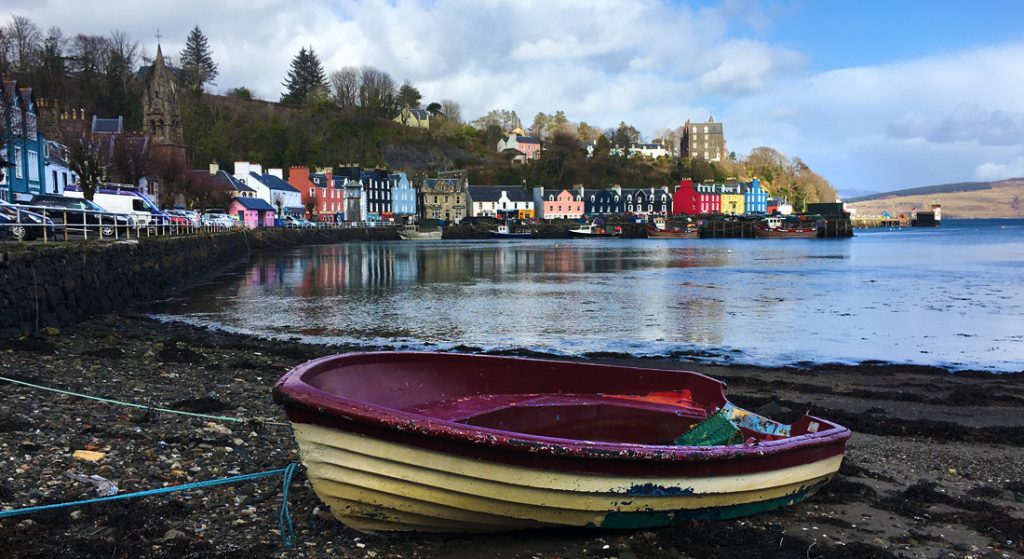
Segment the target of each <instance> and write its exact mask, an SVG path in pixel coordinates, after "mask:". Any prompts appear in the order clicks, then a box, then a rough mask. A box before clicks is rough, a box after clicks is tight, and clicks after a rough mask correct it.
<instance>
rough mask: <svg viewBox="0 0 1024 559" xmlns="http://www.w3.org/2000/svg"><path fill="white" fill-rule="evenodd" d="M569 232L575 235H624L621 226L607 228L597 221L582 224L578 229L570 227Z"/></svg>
mask: <svg viewBox="0 0 1024 559" xmlns="http://www.w3.org/2000/svg"><path fill="white" fill-rule="evenodd" d="M569 234H570V235H572V236H573V237H618V236H620V235H622V228H621V227H618V226H616V227H613V228H611V229H608V228H606V227H605V226H604V225H601V224H599V223H598V222H597V221H594V222H591V223H589V224H587V225H581V226H579V227H577V228H576V229H570V230H569Z"/></svg>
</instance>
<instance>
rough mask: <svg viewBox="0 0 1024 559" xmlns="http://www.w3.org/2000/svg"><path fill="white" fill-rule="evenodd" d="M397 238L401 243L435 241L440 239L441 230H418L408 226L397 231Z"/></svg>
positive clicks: (438, 228)
mask: <svg viewBox="0 0 1024 559" xmlns="http://www.w3.org/2000/svg"><path fill="white" fill-rule="evenodd" d="M398 237H399V238H400V239H402V240H403V241H437V240H440V239H441V228H440V227H437V228H434V229H420V228H419V227H416V226H415V225H409V226H406V227H405V228H403V229H399V230H398Z"/></svg>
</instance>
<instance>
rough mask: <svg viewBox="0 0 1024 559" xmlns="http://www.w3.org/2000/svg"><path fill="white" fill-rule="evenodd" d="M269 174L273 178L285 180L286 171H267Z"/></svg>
mask: <svg viewBox="0 0 1024 559" xmlns="http://www.w3.org/2000/svg"><path fill="white" fill-rule="evenodd" d="M267 174H268V175H273V176H275V177H277V178H279V179H281V180H284V169H280V168H275V169H267Z"/></svg>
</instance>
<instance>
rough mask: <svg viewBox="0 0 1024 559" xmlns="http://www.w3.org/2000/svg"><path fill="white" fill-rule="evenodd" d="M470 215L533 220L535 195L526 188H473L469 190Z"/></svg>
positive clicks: (512, 186)
mask: <svg viewBox="0 0 1024 559" xmlns="http://www.w3.org/2000/svg"><path fill="white" fill-rule="evenodd" d="M467 200H468V204H469V215H470V216H473V217H499V216H510V217H514V218H516V219H533V217H534V216H535V215H536V212H535V211H534V203H533V193H532V192H531V191H530V189H528V188H526V187H525V186H517V185H496V186H471V187H469V189H468V190H467Z"/></svg>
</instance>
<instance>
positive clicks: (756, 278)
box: [155, 224, 1024, 370]
mask: <svg viewBox="0 0 1024 559" xmlns="http://www.w3.org/2000/svg"><path fill="white" fill-rule="evenodd" d="M943 227H944V228H945V229H944V230H943V231H942V232H936V233H938V234H937V235H936V234H933V235H931V236H927V235H925V236H922V235H915V234H901V233H895V234H888V235H887V234H884V233H883V234H878V233H866V234H863V235H861V236H859V237H858V238H855V239H853V240H852V241H842V242H827V241H826V242H821V241H813V240H811V241H802V240H793V241H781V242H779V241H764V242H761V241H750V240H674V241H673V240H657V241H653V240H635V241H630V240H620V239H616V240H582V241H524V242H502V243H495V242H458V243H452V242H435V243H400V242H395V243H351V244H339V245H330V246H316V247H306V248H302V249H297V250H293V251H289V252H282V253H264V254H260V255H257V256H255V257H254V259H253V260H252V261H251V262H249V263H247V264H245V265H244V266H242V267H241V268H240V269H239V270H237V272H235V273H231V274H228V275H226V276H224V277H223V278H222V279H221V280H219V281H216V282H213V283H211V284H207V285H204V286H201V287H199V288H196V289H195V290H193V291H192V292H190V293H189V294H188V296H187V297H185V298H182V299H179V300H175V301H169V302H166V303H164V304H162V305H161V306H159V307H158V308H156V309H155V311H156V313H158V314H162V315H166V316H172V317H178V318H184V319H187V320H191V321H193V322H200V323H207V324H214V325H220V326H225V327H231V328H236V329H239V330H242V331H248V332H255V333H262V334H271V335H286V336H288V335H296V334H298V335H302V336H305V337H307V338H308V339H310V340H311V341H332V342H341V343H356V344H359V343H371V344H381V345H389V346H395V347H410V348H418V347H428V346H425V345H424V344H433V345H432V346H429V347H437V346H442V347H445V346H455V345H461V344H464V345H470V346H476V347H481V348H485V349H490V348H530V349H535V350H540V351H548V352H552V353H563V354H582V353H586V352H592V351H599V352H603V351H616V352H628V353H633V354H666V353H670V352H674V351H701V352H703V351H710V352H712V353H714V354H715V355H716V356H717V358H718V359H725V360H729V359H734V360H740V361H764V362H768V363H780V362H792V361H798V360H804V359H806V360H814V361H836V360H839V361H849V360H865V359H880V360H891V361H901V362H918V363H942V364H952V365H957V364H959V365H961V366H965V367H967V366H971V367H989V368H995V369H1011V370H1016V369H1019V368H1021V366H1020V363H1021V362H1024V337H1022V336H1020V334H1019V332H1017V331H1016V326H1014V325H1015V324H1019V321H1020V320H1021V319H1022V318H1024V308H1022V307H1024V302H1022V301H1021V300H1019V299H1018V298H1016V297H1013V296H1009V294H1012V293H1019V289H1020V287H1021V284H1022V280H1021V276H1022V274H1021V272H1024V263H1022V261H1024V258H1022V257H1021V256H1022V255H1024V228H1017V229H1014V230H1013V231H1015V232H1016V236H1013V234H1012V233H1011V234H1010V236H1009V237H1007V236H1006V235H1007V233H1006V230H1004V229H998V228H996V229H983V230H982V233H977V232H974V233H971V234H970V235H975V236H976V235H979V234H984V235H993V234H996V233H995V232H998V234H999V235H1002V236H1000V237H996V239H997V241H998V242H994V241H992V239H988V240H987V241H985V240H979V239H978V238H977V237H971V236H970V235H968V234H965V233H963V232H962V231H958V229H957V228H956V227H947V225H946V224H943ZM942 235H944V236H942ZM986 239H987V237H986Z"/></svg>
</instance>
